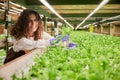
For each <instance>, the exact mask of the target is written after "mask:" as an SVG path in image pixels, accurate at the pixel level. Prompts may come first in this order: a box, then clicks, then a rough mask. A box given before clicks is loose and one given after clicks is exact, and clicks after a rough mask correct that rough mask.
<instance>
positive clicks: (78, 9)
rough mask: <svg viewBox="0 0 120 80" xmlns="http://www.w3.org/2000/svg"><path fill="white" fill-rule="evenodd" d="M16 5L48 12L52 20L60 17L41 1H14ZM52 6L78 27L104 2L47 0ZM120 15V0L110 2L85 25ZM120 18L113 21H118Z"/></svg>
mask: <svg viewBox="0 0 120 80" xmlns="http://www.w3.org/2000/svg"><path fill="white" fill-rule="evenodd" d="M13 1H14V2H16V3H21V4H23V5H26V6H29V7H31V8H33V9H36V10H37V11H39V12H40V11H41V9H42V10H43V11H47V12H48V13H49V14H50V16H51V18H52V19H57V20H58V17H57V16H56V15H54V13H52V12H51V11H50V10H49V9H48V8H47V7H46V6H44V5H43V4H42V3H41V2H40V0H24V1H23V2H21V0H13ZM47 1H48V3H49V4H50V5H52V7H53V8H54V9H55V10H56V11H57V12H58V13H59V14H60V15H61V16H62V17H64V18H65V19H66V20H67V21H68V22H70V23H71V24H72V25H78V24H79V23H80V22H82V21H83V20H84V19H85V18H86V17H87V16H88V15H89V14H90V13H91V12H92V11H93V10H94V9H95V8H96V7H97V6H98V5H99V4H100V2H102V0H47ZM118 15H120V0H109V2H108V3H107V4H106V5H105V6H103V7H102V8H101V9H100V10H98V11H97V12H96V13H95V14H93V15H92V16H91V17H90V18H89V19H88V20H86V22H85V23H84V24H83V25H86V24H89V23H93V22H95V21H96V19H99V18H100V19H107V18H110V17H114V16H118ZM116 20H120V18H117V19H114V20H111V21H116Z"/></svg>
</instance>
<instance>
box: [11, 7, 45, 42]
mask: <svg viewBox="0 0 120 80" xmlns="http://www.w3.org/2000/svg"><path fill="white" fill-rule="evenodd" d="M31 14H34V15H35V16H36V19H37V21H38V29H37V31H36V32H35V33H34V40H38V39H41V38H42V33H43V25H42V20H41V18H40V15H39V13H37V12H36V11H33V10H31V9H25V10H24V11H23V12H22V13H21V14H20V16H19V18H18V20H17V22H16V23H15V25H14V26H13V28H12V31H11V35H12V36H13V37H14V38H15V39H20V38H22V37H26V38H28V37H30V28H29V26H28V25H29V16H30V15H31Z"/></svg>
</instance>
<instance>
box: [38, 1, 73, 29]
mask: <svg viewBox="0 0 120 80" xmlns="http://www.w3.org/2000/svg"><path fill="white" fill-rule="evenodd" d="M40 2H41V3H42V4H44V5H45V6H46V7H47V8H48V9H50V10H51V11H52V12H53V13H54V14H55V15H56V16H58V17H59V18H60V19H62V20H63V21H64V22H65V23H66V24H67V25H69V26H70V27H71V28H72V29H74V27H73V26H72V25H71V24H70V23H68V22H67V21H66V20H65V19H64V18H63V17H62V16H60V15H59V14H58V13H57V12H56V11H55V9H53V8H52V6H51V5H50V4H49V3H48V2H47V1H46V0H40Z"/></svg>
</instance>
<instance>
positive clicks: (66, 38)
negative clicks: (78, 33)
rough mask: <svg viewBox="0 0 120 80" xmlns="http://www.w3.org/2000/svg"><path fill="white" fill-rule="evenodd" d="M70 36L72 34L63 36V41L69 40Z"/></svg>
mask: <svg viewBox="0 0 120 80" xmlns="http://www.w3.org/2000/svg"><path fill="white" fill-rule="evenodd" d="M69 38H70V35H66V36H65V37H63V38H62V41H63V42H64V41H67V40H69Z"/></svg>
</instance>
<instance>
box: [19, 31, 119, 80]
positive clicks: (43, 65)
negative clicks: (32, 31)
mask: <svg viewBox="0 0 120 80" xmlns="http://www.w3.org/2000/svg"><path fill="white" fill-rule="evenodd" d="M71 40H72V41H74V42H76V43H77V47H76V48H75V49H66V48H65V47H56V46H51V47H49V48H47V50H46V53H45V54H44V55H42V56H37V57H36V59H35V62H36V64H35V65H33V66H32V67H31V69H30V71H29V73H28V76H26V79H27V80H32V79H36V80H120V38H119V37H112V36H107V35H96V34H91V33H88V32H80V31H75V32H72V33H71ZM21 80H22V79H21Z"/></svg>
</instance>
